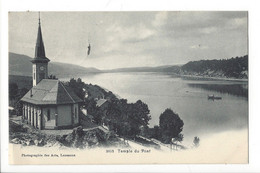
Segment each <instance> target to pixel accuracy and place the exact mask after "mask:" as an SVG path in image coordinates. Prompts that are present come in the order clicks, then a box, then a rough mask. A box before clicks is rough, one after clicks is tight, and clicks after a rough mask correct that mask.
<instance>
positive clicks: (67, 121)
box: [57, 104, 72, 126]
mask: <svg viewBox="0 0 260 173" xmlns="http://www.w3.org/2000/svg"><path fill="white" fill-rule="evenodd" d="M57 110H58V126H69V125H72V124H71V121H72V120H71V105H70V104H67V105H58V107H57Z"/></svg>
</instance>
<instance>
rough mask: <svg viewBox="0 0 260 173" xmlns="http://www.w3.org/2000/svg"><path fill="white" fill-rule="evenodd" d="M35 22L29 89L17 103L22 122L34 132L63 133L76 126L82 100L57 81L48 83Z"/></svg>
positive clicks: (40, 35) (43, 53)
mask: <svg viewBox="0 0 260 173" xmlns="http://www.w3.org/2000/svg"><path fill="white" fill-rule="evenodd" d="M49 61H50V60H49V59H48V58H47V57H46V56H45V49H44V44H43V38H42V32H41V23H40V18H39V26H38V35H37V41H36V46H35V57H34V59H33V60H32V61H31V62H32V67H33V68H32V78H33V87H32V88H31V89H30V90H29V91H28V92H27V93H26V94H25V95H24V97H23V98H22V99H21V101H22V104H23V116H22V119H23V121H25V122H27V123H28V124H30V125H32V126H34V127H35V128H37V129H64V128H72V127H75V126H77V125H79V123H80V122H79V121H80V118H79V110H80V109H79V103H80V102H82V100H81V99H80V98H79V97H78V96H77V95H76V94H75V93H74V92H73V90H72V89H71V88H70V87H68V86H65V85H64V84H63V83H62V82H61V81H59V80H56V79H48V62H49Z"/></svg>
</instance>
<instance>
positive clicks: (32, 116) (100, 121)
mask: <svg viewBox="0 0 260 173" xmlns="http://www.w3.org/2000/svg"><path fill="white" fill-rule="evenodd" d="M8 22H9V29H8V35H9V50H8V51H9V57H8V59H9V67H8V70H9V74H8V76H9V93H8V97H9V103H8V104H9V108H8V110H9V148H8V150H9V151H8V152H9V158H8V160H9V164H11V165H47V164H48V165H51V164H53V165H56V164H59V165H60V164H61V165H63V164H71V165H73V164H75V165H79V164H84V165H89V164H174V163H181V164H187V163H193V164H197V163H203V164H204V163H211V164H212V163H213V164H216V163H218V164H231V163H243V164H247V163H248V159H249V153H248V150H249V149H248V147H249V145H248V128H249V125H248V117H249V114H248V107H249V104H248V59H249V57H248V12H247V11H127V12H107V11H96V12H89V11H88V12H84V11H81V12H76V11H75V12H69V11H67V12H66V11H64V12H60V11H59V12H58V11H52V12H51V11H40V12H30V11H27V12H26V11H20V12H16V11H10V12H9V14H8Z"/></svg>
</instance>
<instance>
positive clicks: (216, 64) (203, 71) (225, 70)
mask: <svg viewBox="0 0 260 173" xmlns="http://www.w3.org/2000/svg"><path fill="white" fill-rule="evenodd" d="M180 74H182V75H196V76H204V77H227V78H239V79H247V78H248V55H245V56H243V57H236V58H231V59H221V60H200V61H190V62H188V63H187V64H185V65H183V66H182V67H181V71H180Z"/></svg>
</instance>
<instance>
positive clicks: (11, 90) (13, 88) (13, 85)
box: [9, 83, 18, 99]
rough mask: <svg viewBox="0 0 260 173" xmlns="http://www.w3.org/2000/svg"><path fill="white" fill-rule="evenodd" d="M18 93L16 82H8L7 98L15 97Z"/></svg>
mask: <svg viewBox="0 0 260 173" xmlns="http://www.w3.org/2000/svg"><path fill="white" fill-rule="evenodd" d="M17 94H18V85H17V84H16V83H9V99H15V97H16V95H17Z"/></svg>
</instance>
